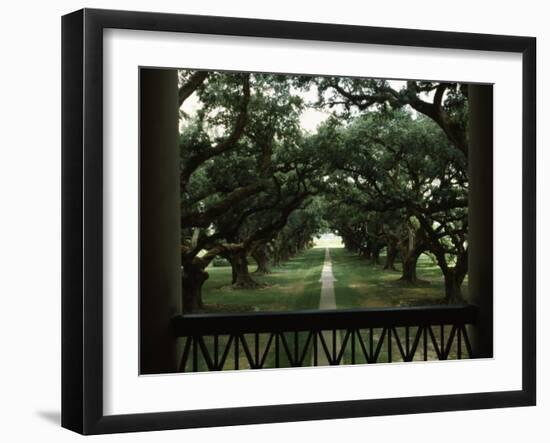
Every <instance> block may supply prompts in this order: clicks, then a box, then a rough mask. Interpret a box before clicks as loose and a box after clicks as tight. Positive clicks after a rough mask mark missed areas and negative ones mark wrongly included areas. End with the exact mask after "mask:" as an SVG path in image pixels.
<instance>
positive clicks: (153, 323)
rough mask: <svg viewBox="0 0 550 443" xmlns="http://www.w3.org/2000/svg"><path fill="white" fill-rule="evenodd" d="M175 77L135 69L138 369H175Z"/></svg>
mask: <svg viewBox="0 0 550 443" xmlns="http://www.w3.org/2000/svg"><path fill="white" fill-rule="evenodd" d="M180 267H181V258H180V187H179V154H178V77H177V71H176V70H173V69H172V70H166V69H141V70H140V373H141V374H158V373H167V372H175V370H176V369H177V362H176V360H177V341H176V340H175V339H174V337H173V336H172V334H171V332H170V319H171V318H172V317H173V316H174V315H176V314H180V313H181V312H182V306H181V268H180Z"/></svg>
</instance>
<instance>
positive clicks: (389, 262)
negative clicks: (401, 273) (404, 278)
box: [384, 242, 397, 271]
mask: <svg viewBox="0 0 550 443" xmlns="http://www.w3.org/2000/svg"><path fill="white" fill-rule="evenodd" d="M386 250H387V252H386V263H385V264H384V269H389V270H391V271H397V269H395V259H396V258H397V245H396V244H395V243H393V242H391V243H388V246H387V248H386Z"/></svg>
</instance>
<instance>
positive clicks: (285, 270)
mask: <svg viewBox="0 0 550 443" xmlns="http://www.w3.org/2000/svg"><path fill="white" fill-rule="evenodd" d="M319 243H320V244H318V245H317V247H315V248H313V249H310V250H307V251H305V252H304V253H302V254H301V255H299V256H297V257H294V258H292V259H291V260H289V261H288V262H286V263H285V264H284V265H282V266H280V267H276V268H273V269H272V273H271V274H269V275H265V276H256V275H253V278H254V279H255V280H257V281H258V282H259V283H262V284H264V285H265V286H263V287H262V288H259V289H252V290H251V289H234V288H232V287H231V284H230V282H231V267H230V266H221V267H212V266H211V267H209V268H208V272H209V275H210V277H209V279H208V280H207V281H206V282H205V284H204V287H203V302H204V304H205V311H206V312H216V313H224V312H225V313H231V312H258V311H281V310H291V311H294V310H304V309H317V308H318V306H319V301H320V293H321V283H320V281H319V278H320V275H321V270H322V266H323V262H324V256H325V249H324V248H325V247H330V248H331V251H330V253H331V258H332V263H333V267H332V268H333V273H334V277H335V278H336V281H335V298H336V305H337V308H339V309H354V308H375V307H376V308H378V307H399V306H402V307H405V306H418V305H434V304H444V303H445V300H444V294H445V291H444V280H443V275H442V273H441V271H440V269H439V267H438V266H437V265H436V264H434V263H433V262H432V261H431V259H430V258H429V257H427V256H424V255H423V256H421V257H420V259H419V262H418V267H417V276H418V278H419V279H421V280H422V281H420V282H419V283H417V284H413V285H411V284H408V283H404V282H401V281H399V277H400V275H401V273H400V272H399V271H387V270H383V265H372V264H369V263H368V262H367V261H366V260H365V259H362V258H360V257H358V256H357V255H356V254H354V253H351V252H349V251H347V250H345V249H344V248H341V247H338V246H339V244H337V242H336V243H335V242H334V240H333V239H330V240H328V241H324V242H322V241H321V242H319ZM321 243H322V244H321ZM329 243H330V244H329ZM383 261H384V260H383V257H382V258H381V262H382V263H383ZM397 266H398V267H399V266H400V265H399V264H397ZM255 269H256V267H255V266H254V265H250V266H249V270H250V272H253V271H254V270H255ZM466 288H467V282H465V284H464V287H463V291H464V292H466ZM402 329H403V328H397V331H398V332H399V334H400V336H401V337H403V336H404V330H402ZM438 329H439V328H437V330H438ZM409 332H410V334H411V336H414V334H415V333H416V328H411V330H410V331H409ZM434 332H435V330H434ZM380 333H381V331H380V330H378V331H377V330H374V331H373V334H374V335H373V338H374V340H375V342H376V341H377V340H378V338H379V334H380ZM445 333H446V335H447V334H448V333H449V327H446V330H445ZM307 335H308V333H307V332H303V333H299V334H298V340H299V341H300V342H302V343H303V342H304V341H305V340H306V338H307ZM342 337H343V336H342ZM251 338H252V337H251ZM226 339H227V338H225V339H223V338H221V337H220V345H222V346H224V341H225V342H226ZM268 339H269V334H259V340H260V341H259V347H260V349H264V347H265V346H266V344H267V341H268ZM286 339H287V341H288V342H289V343H290V342H292V341H293V340H294V335H293V333H289V334H288V336H286ZM364 340H365V341H366V340H367V337H366V336H365V337H364ZM392 342H393V346H392V349H391V352H392V355H393V356H394V359H395V358H398V356H399V350H398V347H397V346H398V345H397V343H396V341H395V340H393V341H392ZM455 342H456V340H455ZM249 343H252V341H250V342H249ZM205 344H206V345H207V347H209V348H211V347H212V346H213V338H212V337H205ZM272 346H273V345H272ZM453 348H454V346H453ZM271 349H273V348H271ZM232 354H233V352H231V355H232ZM274 354H275V353H274V352H272V351H270V352H269V354H268V356H267V360H266V364H265V365H264V367H275V355H274ZM283 354H284V353H283ZM359 354H360V352H358V353H357V358H356V363H366V362H365V361H364V358H362V357H361V356H359ZM421 358H422V355H421V352H418V353H417V355H416V357H415V360H418V359H421ZM449 358H450V359H453V358H456V349H452V350H451V353H450V355H449ZM428 359H429V360H434V359H437V357H436V353H435V350H434V349H433V346H432V345H431V344H430V345H429V347H428ZM310 360H311V351H309V352H308V355H307V356H306V359H305V361H306V362H307V361H310ZM387 360H388V349H387V345H386V344H384V346H383V347H382V348H381V351H380V357H379V360H378V361H379V362H384V361H387ZM344 362H345V363H347V364H349V363H350V362H351V350H350V349H349V344H348V346H347V349H346V352H345V354H344ZM234 366H235V360H234V358H228V359H227V361H226V364H225V366H224V369H225V370H231V369H234ZM279 366H280V367H285V366H289V362H288V360H287V359H286V358H285V356H284V355H281V361H280V363H279ZM239 367H240V368H246V367H248V363H247V360H246V357H245V356H244V355H243V353H242V352H241V353H240V356H239ZM206 369H207V368H206V364H205V362H204V361H202V359H201V358H199V363H198V370H199V371H204V370H206ZM187 370H190V368H189V367H187Z"/></svg>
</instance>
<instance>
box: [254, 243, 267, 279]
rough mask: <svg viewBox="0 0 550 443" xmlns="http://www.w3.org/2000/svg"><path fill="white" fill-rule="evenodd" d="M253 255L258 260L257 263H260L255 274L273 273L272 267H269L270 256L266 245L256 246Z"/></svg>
mask: <svg viewBox="0 0 550 443" xmlns="http://www.w3.org/2000/svg"><path fill="white" fill-rule="evenodd" d="M252 257H253V258H254V260H256V264H257V265H258V268H257V269H256V270H255V271H254V274H259V275H265V274H271V269H269V257H268V255H267V253H266V251H265V249H264V247H259V248H256V250H255V251H254V252H253V253H252Z"/></svg>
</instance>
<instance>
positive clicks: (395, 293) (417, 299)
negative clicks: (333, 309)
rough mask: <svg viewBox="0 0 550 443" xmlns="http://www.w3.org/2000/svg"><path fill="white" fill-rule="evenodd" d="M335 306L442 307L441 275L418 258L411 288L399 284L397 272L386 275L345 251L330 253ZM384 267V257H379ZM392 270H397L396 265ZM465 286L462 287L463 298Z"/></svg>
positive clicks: (379, 266)
mask: <svg viewBox="0 0 550 443" xmlns="http://www.w3.org/2000/svg"><path fill="white" fill-rule="evenodd" d="M330 255H331V258H332V269H333V272H334V277H335V278H336V282H335V286H334V287H335V297H336V306H337V307H338V308H381V307H390V306H418V305H433V304H442V303H444V296H445V288H444V281H443V274H442V273H441V270H440V269H439V267H438V266H437V265H436V264H434V263H433V262H432V260H431V259H430V258H429V257H427V256H425V255H422V256H421V257H420V259H419V260H418V266H417V277H418V278H419V279H420V280H423V281H421V282H418V283H417V284H414V285H411V284H409V283H404V282H402V281H400V280H399V278H400V276H401V272H400V271H388V270H384V269H383V264H382V265H371V264H368V262H367V261H366V260H365V259H363V258H360V257H359V256H357V254H354V253H351V252H349V251H347V250H346V249H343V248H339V249H331V251H330ZM380 262H381V263H384V257H381V260H380ZM396 267H397V268H398V269H399V268H400V264H399V263H397V264H396ZM466 290H467V282H465V284H464V286H463V293H464V295H466Z"/></svg>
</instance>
